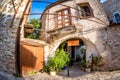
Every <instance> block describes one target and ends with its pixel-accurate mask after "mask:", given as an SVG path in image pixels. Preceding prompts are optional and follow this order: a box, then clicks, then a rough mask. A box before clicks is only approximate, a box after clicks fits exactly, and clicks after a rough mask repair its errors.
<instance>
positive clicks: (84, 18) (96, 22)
mask: <svg viewBox="0 0 120 80" xmlns="http://www.w3.org/2000/svg"><path fill="white" fill-rule="evenodd" d="M41 21H42V29H43V31H44V32H43V33H42V34H43V35H44V36H45V38H44V39H43V40H44V41H46V42H47V43H48V44H49V46H47V48H48V51H47V52H46V53H44V54H45V62H47V60H48V56H51V55H54V54H55V51H56V49H57V48H58V47H59V46H60V45H61V44H62V43H63V42H66V44H67V50H68V52H69V53H71V55H74V57H73V58H74V59H76V57H77V55H78V54H79V53H77V49H78V47H76V46H74V48H73V47H70V46H69V41H71V40H79V42H80V43H79V45H78V46H80V45H81V44H82V43H84V46H85V47H86V60H90V61H91V55H93V56H97V55H101V56H102V57H103V58H104V63H105V65H104V68H106V69H107V67H108V64H109V62H110V61H111V52H110V51H109V49H108V48H105V46H104V44H105V40H106V38H107V33H106V32H105V31H104V30H103V29H104V28H106V27H107V26H108V25H109V22H108V20H107V16H106V14H105V13H104V10H103V8H102V6H101V4H100V1H99V0H94V1H93V0H59V1H57V2H55V3H53V4H51V5H49V6H47V8H46V9H45V11H44V12H43V14H42V16H41ZM43 35H42V36H43ZM41 39H42V37H41ZM74 51H75V52H74ZM72 53H74V54H72ZM108 56H110V57H108Z"/></svg>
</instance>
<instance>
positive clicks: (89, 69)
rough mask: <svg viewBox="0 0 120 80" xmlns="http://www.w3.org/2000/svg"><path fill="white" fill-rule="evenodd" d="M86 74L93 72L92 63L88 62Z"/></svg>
mask: <svg viewBox="0 0 120 80" xmlns="http://www.w3.org/2000/svg"><path fill="white" fill-rule="evenodd" d="M85 70H86V72H91V63H90V62H89V61H87V62H86V69H85Z"/></svg>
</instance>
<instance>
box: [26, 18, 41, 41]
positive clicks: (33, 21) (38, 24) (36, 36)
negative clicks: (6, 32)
mask: <svg viewBox="0 0 120 80" xmlns="http://www.w3.org/2000/svg"><path fill="white" fill-rule="evenodd" d="M28 24H32V25H33V26H34V31H33V33H32V34H27V33H26V34H25V38H30V39H39V33H40V32H39V29H40V28H41V22H40V20H39V19H36V18H33V19H30V21H29V22H28ZM36 29H38V30H36Z"/></svg>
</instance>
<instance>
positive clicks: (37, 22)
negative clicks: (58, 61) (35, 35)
mask: <svg viewBox="0 0 120 80" xmlns="http://www.w3.org/2000/svg"><path fill="white" fill-rule="evenodd" d="M28 24H32V25H33V26H34V27H35V28H37V29H40V28H41V22H40V20H39V19H36V18H33V19H30V21H29V22H28Z"/></svg>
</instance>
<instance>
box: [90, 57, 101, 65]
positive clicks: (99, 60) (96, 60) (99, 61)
mask: <svg viewBox="0 0 120 80" xmlns="http://www.w3.org/2000/svg"><path fill="white" fill-rule="evenodd" d="M92 59H93V60H92V61H93V64H94V65H95V66H97V65H98V64H99V63H101V61H102V59H103V57H102V56H100V55H99V56H97V57H93V58H92Z"/></svg>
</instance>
